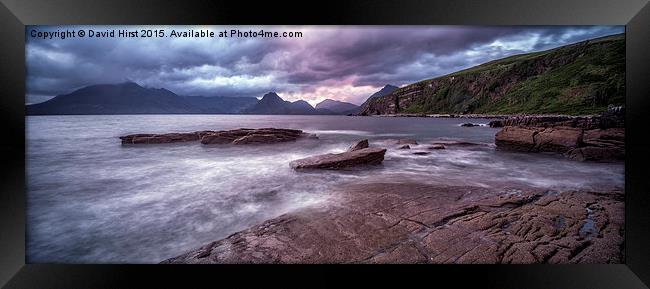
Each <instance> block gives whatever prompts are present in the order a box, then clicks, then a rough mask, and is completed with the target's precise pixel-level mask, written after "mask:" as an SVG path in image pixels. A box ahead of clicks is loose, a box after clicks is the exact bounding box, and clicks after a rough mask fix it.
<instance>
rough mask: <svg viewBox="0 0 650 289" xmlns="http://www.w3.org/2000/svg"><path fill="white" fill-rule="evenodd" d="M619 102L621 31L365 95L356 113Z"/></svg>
mask: <svg viewBox="0 0 650 289" xmlns="http://www.w3.org/2000/svg"><path fill="white" fill-rule="evenodd" d="M624 102H625V37H624V35H623V34H618V35H613V36H608V37H603V38H597V39H591V40H587V41H582V42H578V43H575V44H571V45H566V46H562V47H559V48H555V49H551V50H547V51H541V52H534V53H528V54H520V55H515V56H510V57H507V58H503V59H499V60H495V61H491V62H487V63H484V64H481V65H478V66H475V67H472V68H469V69H465V70H462V71H458V72H455V73H452V74H449V75H445V76H441V77H437V78H433V79H428V80H423V81H420V82H417V83H413V84H410V85H406V86H404V87H401V88H399V89H397V90H395V91H393V92H392V93H390V94H388V95H385V96H383V97H378V98H374V99H370V100H369V101H368V103H366V104H365V105H364V106H363V107H362V110H361V113H360V114H361V115H385V114H401V113H420V114H435V113H449V114H472V113H474V114H519V113H521V114H551V113H556V114H569V115H585V114H596V113H601V112H603V111H605V110H606V108H607V107H608V105H615V106H619V105H623V104H624Z"/></svg>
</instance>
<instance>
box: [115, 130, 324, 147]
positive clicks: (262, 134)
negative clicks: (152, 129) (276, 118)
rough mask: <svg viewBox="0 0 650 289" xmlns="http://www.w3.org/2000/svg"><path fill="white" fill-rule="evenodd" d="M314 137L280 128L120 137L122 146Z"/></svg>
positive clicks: (267, 141) (273, 141)
mask: <svg viewBox="0 0 650 289" xmlns="http://www.w3.org/2000/svg"><path fill="white" fill-rule="evenodd" d="M303 137H314V136H313V135H310V134H307V133H304V132H303V131H302V130H295V129H281V128H260V129H249V128H240V129H234V130H222V131H197V132H189V133H165V134H132V135H126V136H121V137H120V139H121V140H122V144H162V143H174V142H189V141H200V142H201V143H202V144H234V145H244V144H271V143H278V142H288V141H296V140H298V139H299V138H303Z"/></svg>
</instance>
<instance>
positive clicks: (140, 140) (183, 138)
mask: <svg viewBox="0 0 650 289" xmlns="http://www.w3.org/2000/svg"><path fill="white" fill-rule="evenodd" d="M209 133H213V132H212V131H197V132H189V133H164V134H146V133H140V134H131V135H125V136H121V137H120V140H122V144H163V143H175V142H189V141H198V140H200V139H201V138H202V137H203V136H205V135H206V134H209Z"/></svg>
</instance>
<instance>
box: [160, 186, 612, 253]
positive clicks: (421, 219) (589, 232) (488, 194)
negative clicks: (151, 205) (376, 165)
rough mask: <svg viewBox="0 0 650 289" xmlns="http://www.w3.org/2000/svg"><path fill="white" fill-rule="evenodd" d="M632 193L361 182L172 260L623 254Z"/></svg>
mask: <svg viewBox="0 0 650 289" xmlns="http://www.w3.org/2000/svg"><path fill="white" fill-rule="evenodd" d="M623 199H624V195H623V192H622V191H607V192H592V191H564V192H557V191H545V190H539V189H532V188H507V189H488V188H478V187H467V186H453V187H452V186H432V185H426V184H414V183H375V184H357V185H352V186H350V187H348V188H345V189H343V190H340V191H339V192H336V193H333V194H332V196H331V198H330V201H329V202H327V204H326V205H322V206H315V207H309V208H305V209H302V210H299V211H296V212H293V213H289V214H285V215H281V216H279V217H277V218H274V219H271V220H267V221H265V222H263V223H261V224H259V225H256V226H254V227H251V228H249V229H247V230H244V231H240V232H237V233H235V234H232V235H230V236H229V237H227V238H225V239H222V240H219V241H215V242H212V243H210V244H207V245H205V246H203V247H200V248H197V249H195V250H192V251H190V252H188V253H186V254H183V255H181V256H177V257H174V258H171V259H168V260H165V261H164V262H163V263H622V262H624V260H623V256H624V252H623V236H624V231H623V228H624V226H623V222H624V213H623V212H624V211H623V210H624V204H623Z"/></svg>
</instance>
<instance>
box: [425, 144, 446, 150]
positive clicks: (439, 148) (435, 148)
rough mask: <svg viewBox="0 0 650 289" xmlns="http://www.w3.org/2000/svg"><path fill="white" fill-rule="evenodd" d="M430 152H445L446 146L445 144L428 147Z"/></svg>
mask: <svg viewBox="0 0 650 289" xmlns="http://www.w3.org/2000/svg"><path fill="white" fill-rule="evenodd" d="M428 149H430V150H444V149H445V146H444V145H443V144H434V145H432V146H430V147H428Z"/></svg>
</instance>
